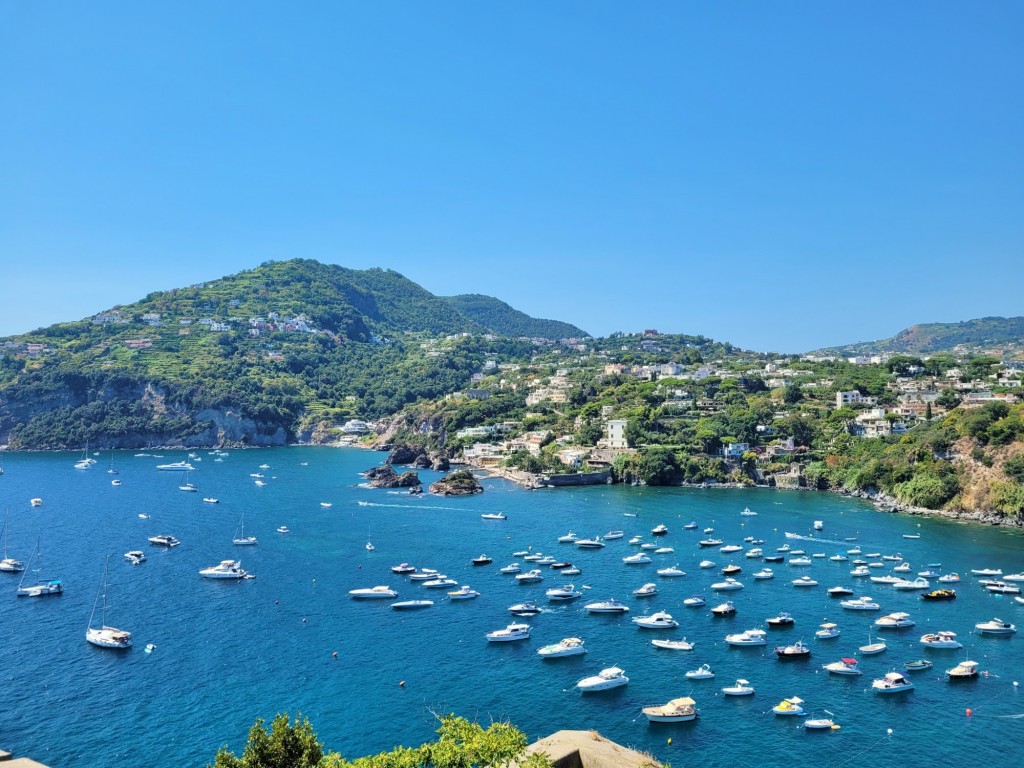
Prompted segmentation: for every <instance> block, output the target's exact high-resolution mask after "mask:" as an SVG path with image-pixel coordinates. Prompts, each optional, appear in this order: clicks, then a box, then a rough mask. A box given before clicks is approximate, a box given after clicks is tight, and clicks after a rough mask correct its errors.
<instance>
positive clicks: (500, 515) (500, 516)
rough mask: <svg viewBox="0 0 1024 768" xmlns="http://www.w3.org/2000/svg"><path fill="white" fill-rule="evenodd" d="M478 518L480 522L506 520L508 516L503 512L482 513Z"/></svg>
mask: <svg viewBox="0 0 1024 768" xmlns="http://www.w3.org/2000/svg"><path fill="white" fill-rule="evenodd" d="M480 518H481V519H482V520H508V515H506V514H505V513H504V512H484V513H483V514H482V515H480Z"/></svg>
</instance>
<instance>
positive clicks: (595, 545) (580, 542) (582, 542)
mask: <svg viewBox="0 0 1024 768" xmlns="http://www.w3.org/2000/svg"><path fill="white" fill-rule="evenodd" d="M576 546H577V547H579V548H580V549H601V548H602V547H603V546H604V542H603V541H601V539H600V538H598V537H595V538H593V539H577V540H576Z"/></svg>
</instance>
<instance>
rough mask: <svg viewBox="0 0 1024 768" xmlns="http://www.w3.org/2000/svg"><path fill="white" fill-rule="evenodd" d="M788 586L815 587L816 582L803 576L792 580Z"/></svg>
mask: <svg viewBox="0 0 1024 768" xmlns="http://www.w3.org/2000/svg"><path fill="white" fill-rule="evenodd" d="M790 584H792V585H793V586H794V587H816V586H818V582H817V581H815V580H814V579H812V578H811V577H810V576H808V575H806V574H804V575H803V576H801V577H800V578H798V579H793V580H792V581H791V582H790Z"/></svg>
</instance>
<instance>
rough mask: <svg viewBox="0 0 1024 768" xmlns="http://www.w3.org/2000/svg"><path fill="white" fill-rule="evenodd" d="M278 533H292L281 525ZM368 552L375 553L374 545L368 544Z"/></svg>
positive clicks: (285, 526)
mask: <svg viewBox="0 0 1024 768" xmlns="http://www.w3.org/2000/svg"><path fill="white" fill-rule="evenodd" d="M277 532H278V533H290V532H291V531H290V530H289V529H288V526H287V525H279V526H277ZM366 551H367V552H372V551H373V544H370V543H369V542H367V543H366Z"/></svg>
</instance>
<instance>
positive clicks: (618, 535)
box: [604, 531, 626, 541]
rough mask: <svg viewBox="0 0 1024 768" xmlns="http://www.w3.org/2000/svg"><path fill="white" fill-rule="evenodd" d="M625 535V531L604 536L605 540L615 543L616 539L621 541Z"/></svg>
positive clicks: (611, 532) (610, 532) (612, 532)
mask: <svg viewBox="0 0 1024 768" xmlns="http://www.w3.org/2000/svg"><path fill="white" fill-rule="evenodd" d="M625 535H626V533H625V531H608V533H606V534H605V535H604V540H605V541H613V540H615V539H621V538H622V537H623V536H625Z"/></svg>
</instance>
